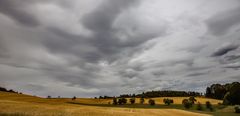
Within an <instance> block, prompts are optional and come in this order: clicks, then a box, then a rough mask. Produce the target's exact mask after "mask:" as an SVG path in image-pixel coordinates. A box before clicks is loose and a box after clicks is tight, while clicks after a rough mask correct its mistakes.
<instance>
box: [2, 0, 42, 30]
mask: <svg viewBox="0 0 240 116" xmlns="http://www.w3.org/2000/svg"><path fill="white" fill-rule="evenodd" d="M25 5H26V4H24V3H21V2H16V1H14V0H1V1H0V12H1V13H3V14H5V15H7V16H8V17H10V18H12V19H13V20H15V21H17V22H18V23H20V24H23V25H26V26H30V27H32V26H37V25H39V22H38V20H37V18H36V17H35V16H34V15H32V14H30V13H29V12H27V11H26V10H24V9H23V8H25V7H26V6H25Z"/></svg>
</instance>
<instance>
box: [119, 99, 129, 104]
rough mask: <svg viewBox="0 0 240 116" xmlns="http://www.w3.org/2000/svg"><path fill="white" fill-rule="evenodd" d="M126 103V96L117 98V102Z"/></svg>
mask: <svg viewBox="0 0 240 116" xmlns="http://www.w3.org/2000/svg"><path fill="white" fill-rule="evenodd" d="M126 103H127V99H126V98H119V99H118V104H119V105H121V104H126Z"/></svg>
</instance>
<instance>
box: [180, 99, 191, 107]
mask: <svg viewBox="0 0 240 116" xmlns="http://www.w3.org/2000/svg"><path fill="white" fill-rule="evenodd" d="M182 104H183V106H184V107H185V108H186V109H189V108H191V107H192V101H190V100H189V99H183V101H182Z"/></svg>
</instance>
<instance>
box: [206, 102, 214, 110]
mask: <svg viewBox="0 0 240 116" xmlns="http://www.w3.org/2000/svg"><path fill="white" fill-rule="evenodd" d="M206 108H207V109H209V110H210V111H213V107H212V104H211V102H209V101H206Z"/></svg>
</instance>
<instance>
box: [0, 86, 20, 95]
mask: <svg viewBox="0 0 240 116" xmlns="http://www.w3.org/2000/svg"><path fill="white" fill-rule="evenodd" d="M0 91H3V92H11V93H18V92H16V91H14V90H12V89H9V90H7V89H6V88H4V87H0ZM20 94H21V93H20Z"/></svg>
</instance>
